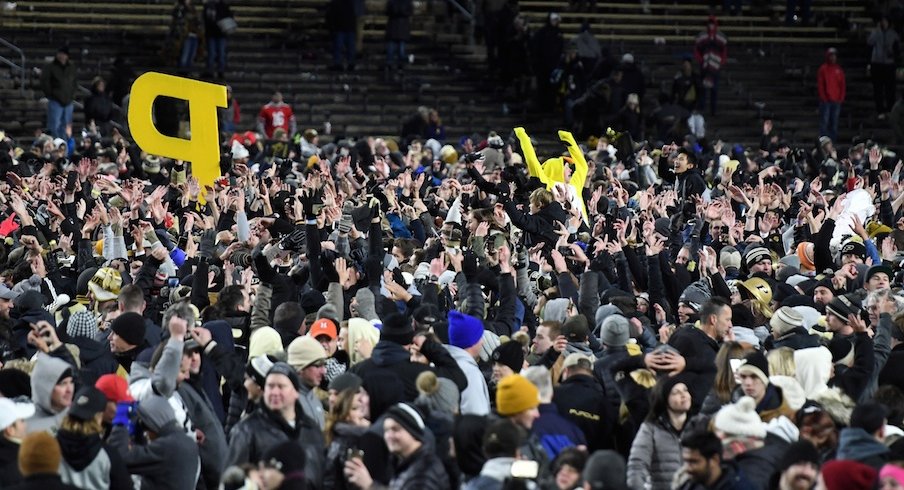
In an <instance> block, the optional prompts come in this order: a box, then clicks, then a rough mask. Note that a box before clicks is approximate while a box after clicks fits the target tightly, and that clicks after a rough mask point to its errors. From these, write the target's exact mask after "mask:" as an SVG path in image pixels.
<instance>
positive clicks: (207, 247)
mask: <svg viewBox="0 0 904 490" xmlns="http://www.w3.org/2000/svg"><path fill="white" fill-rule="evenodd" d="M216 238H217V233H216V231H214V230H204V234H202V235H201V243H199V244H198V253H199V254H201V257H203V258H205V259H207V262H210V261H211V260H212V259H213V252H214V249H215V248H216V243H215V242H216Z"/></svg>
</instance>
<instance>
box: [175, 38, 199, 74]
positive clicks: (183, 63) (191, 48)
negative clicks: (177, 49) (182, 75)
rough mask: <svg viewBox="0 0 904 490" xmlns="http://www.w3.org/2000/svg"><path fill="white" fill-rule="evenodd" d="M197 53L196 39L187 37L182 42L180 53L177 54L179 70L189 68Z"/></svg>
mask: <svg viewBox="0 0 904 490" xmlns="http://www.w3.org/2000/svg"><path fill="white" fill-rule="evenodd" d="M197 53H198V38H197V37H196V36H188V37H186V38H185V40H183V41H182V53H180V54H179V68H190V67H191V65H192V63H194V61H195V54H197Z"/></svg>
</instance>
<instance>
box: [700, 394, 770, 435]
mask: <svg viewBox="0 0 904 490" xmlns="http://www.w3.org/2000/svg"><path fill="white" fill-rule="evenodd" d="M713 427H714V428H715V429H716V430H717V431H721V432H724V433H726V434H728V435H732V436H748V437H756V438H759V439H763V438H765V437H766V424H764V423H763V421H762V420H761V419H760V416H759V415H758V414H757V413H756V400H754V399H753V398H751V397H749V396H745V397H741V399H740V400H738V401H737V402H736V403H733V404H729V405H725V406H724V407H722V409H721V410H719V411H718V413H716V417H715V418H714V419H713Z"/></svg>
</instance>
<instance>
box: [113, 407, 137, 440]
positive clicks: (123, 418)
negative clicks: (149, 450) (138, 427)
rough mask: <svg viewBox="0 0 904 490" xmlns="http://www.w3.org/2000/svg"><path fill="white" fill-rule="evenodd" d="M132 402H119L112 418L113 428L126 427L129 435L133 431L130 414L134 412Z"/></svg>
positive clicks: (133, 426)
mask: <svg viewBox="0 0 904 490" xmlns="http://www.w3.org/2000/svg"><path fill="white" fill-rule="evenodd" d="M135 408H136V407H135V403H134V402H119V403H117V404H116V415H115V416H114V417H113V426H114V427H115V426H120V427H128V428H129V434H131V433H132V432H133V431H134V430H135V424H133V423H132V417H131V416H132V412H133V410H135Z"/></svg>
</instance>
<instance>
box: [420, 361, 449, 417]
mask: <svg viewBox="0 0 904 490" xmlns="http://www.w3.org/2000/svg"><path fill="white" fill-rule="evenodd" d="M416 384H417V391H418V393H420V395H419V396H418V397H417V400H415V402H414V403H415V405H418V406H421V407H426V408H427V410H428V411H430V412H433V411H435V410H439V411H442V412H448V413H451V414H456V413H458V408H459V402H460V399H461V396H460V393H459V391H458V387H457V386H455V383H454V382H452V380H449V379H446V378H440V377H437V376H436V374H435V373H433V372H432V371H424V372H422V373H421V374H419V375H418V377H417V381H416Z"/></svg>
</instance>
